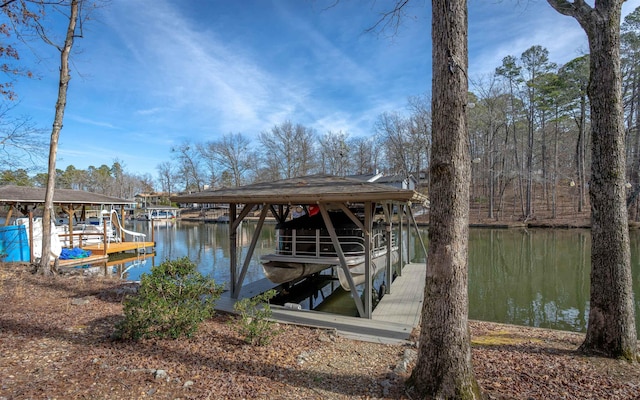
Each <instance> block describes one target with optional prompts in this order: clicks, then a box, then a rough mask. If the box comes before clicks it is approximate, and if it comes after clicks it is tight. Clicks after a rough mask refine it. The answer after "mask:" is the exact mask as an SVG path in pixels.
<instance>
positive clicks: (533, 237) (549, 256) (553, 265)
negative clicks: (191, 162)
mask: <svg viewBox="0 0 640 400" xmlns="http://www.w3.org/2000/svg"><path fill="white" fill-rule="evenodd" d="M132 227H133V229H135V230H137V231H142V232H146V233H148V234H149V237H150V235H151V227H150V224H149V223H147V222H138V221H136V222H135V225H134V226H132ZM255 228H256V224H255V223H244V224H242V227H241V229H240V232H239V235H238V244H239V246H241V247H242V260H244V257H245V255H246V253H247V248H248V246H249V243H250V241H251V237H252V235H253V233H254V231H255ZM153 233H154V236H155V240H156V243H157V246H156V256H155V257H153V258H152V259H151V260H150V261H148V262H147V263H146V264H145V265H144V267H142V268H131V269H130V270H129V271H128V279H131V280H137V279H139V278H140V275H141V274H142V273H144V272H148V271H149V270H150V268H151V266H152V265H156V264H158V263H160V262H162V261H163V260H165V259H175V258H178V257H184V256H187V257H189V258H190V259H191V260H193V261H194V262H195V263H196V264H197V265H198V266H199V268H200V270H201V272H203V273H205V274H207V275H209V276H212V277H213V278H214V279H215V280H216V281H217V282H228V281H229V226H228V225H226V224H200V223H190V222H182V221H177V222H171V223H162V222H161V223H157V224H155V225H154V228H153ZM422 233H423V239H424V240H426V238H427V236H426V231H425V230H423V231H422ZM412 234H413V232H412ZM630 238H631V260H632V266H633V276H634V293H635V294H636V299H635V302H636V315H638V316H639V318H637V322H640V278H639V277H638V275H639V272H640V266H639V263H640V232H638V231H631V232H630ZM274 248H275V231H274V225H272V224H271V225H270V224H266V225H265V227H264V229H263V231H262V233H261V237H260V240H259V242H258V244H257V246H256V249H255V253H254V255H253V257H252V259H251V263H250V266H249V269H248V271H247V276H246V279H245V283H248V282H253V281H256V280H259V279H262V278H264V274H263V272H262V268H261V266H260V262H259V258H260V255H262V254H268V253H271V252H272V251H273V249H274ZM411 248H412V261H417V260H420V259H424V254H423V251H422V249H421V246H420V244H419V241H417V240H412V241H411ZM590 257H591V235H590V232H589V231H588V230H579V229H570V230H552V229H540V230H531V229H529V230H524V229H522V230H520V229H518V230H504V229H499V230H493V229H472V230H471V231H470V235H469V303H470V304H469V317H470V318H472V319H478V320H485V321H494V322H504V323H511V324H516V325H526V326H536V327H545V328H554V329H562V330H569V331H578V332H584V331H585V330H586V325H587V321H588V313H589V270H590ZM238 265H239V267H240V266H241V264H238ZM323 298H324V294H323V295H322V296H319V299H320V300H322V299H323ZM313 307H314V306H311V308H313ZM638 329H639V331H640V323H639V324H638Z"/></svg>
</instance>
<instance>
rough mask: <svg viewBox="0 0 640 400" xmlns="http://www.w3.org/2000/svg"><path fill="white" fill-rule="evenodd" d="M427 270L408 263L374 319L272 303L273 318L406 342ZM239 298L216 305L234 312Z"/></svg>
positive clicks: (251, 287)
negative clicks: (292, 307)
mask: <svg viewBox="0 0 640 400" xmlns="http://www.w3.org/2000/svg"><path fill="white" fill-rule="evenodd" d="M425 274H426V266H425V264H407V265H406V266H405V267H404V268H403V270H402V275H401V276H399V277H397V278H396V279H395V281H394V282H393V284H392V286H391V293H389V294H387V295H385V296H384V297H383V298H382V300H381V301H380V303H379V304H378V306H377V307H376V309H375V310H374V311H373V318H372V319H366V318H359V317H348V316H344V315H337V314H330V313H324V312H318V311H312V310H295V309H290V308H286V307H282V306H277V305H271V310H272V318H273V319H274V320H276V321H279V322H282V323H291V324H297V325H304V326H309V327H313V328H320V329H335V330H336V331H337V332H338V334H339V335H340V336H343V337H347V338H350V339H356V340H364V341H369V342H376V343H401V342H405V341H407V340H408V339H409V337H410V335H411V332H412V330H413V329H414V328H415V327H417V326H418V324H419V322H420V315H421V312H422V301H423V292H424V281H425ZM263 281H266V282H263ZM269 284H270V282H269V281H267V280H266V279H264V280H260V281H257V282H254V283H251V284H248V285H245V286H244V287H243V288H242V291H241V295H240V298H244V297H251V296H255V295H256V294H259V293H262V292H263V291H264V290H267V289H269V288H270V287H269V286H270V285H269ZM271 286H272V287H273V286H274V285H273V284H271ZM235 302H236V300H234V299H232V298H231V297H230V296H229V293H228V292H225V293H224V294H223V295H222V297H221V298H220V299H218V301H217V303H216V309H217V310H218V311H223V312H230V313H233V312H234V310H233V305H234V303H235Z"/></svg>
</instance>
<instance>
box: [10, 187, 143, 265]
mask: <svg viewBox="0 0 640 400" xmlns="http://www.w3.org/2000/svg"><path fill="white" fill-rule="evenodd" d="M45 194H46V189H45V188H35V187H26V186H13V185H6V186H0V204H3V205H5V206H8V208H9V209H8V211H7V216H6V218H5V226H6V225H8V224H9V223H10V221H11V219H12V217H13V216H14V212H16V211H17V212H19V213H20V214H21V215H22V216H24V217H28V218H29V227H31V226H33V224H32V221H33V217H34V215H33V214H34V211H35V210H36V209H37V208H38V207H42V206H43V205H44V201H45ZM53 204H54V206H55V207H57V208H58V209H59V210H60V211H61V212H63V213H64V214H66V218H65V220H66V221H68V224H69V229H68V231H69V234H68V235H69V238H68V240H69V243H70V244H71V245H72V246H73V245H74V243H75V239H74V233H73V221H74V219H76V218H75V217H76V213H78V212H79V220H86V219H87V218H88V212H89V211H90V210H88V207H96V208H100V209H101V210H106V211H109V212H110V211H111V210H112V209H119V210H120V213H119V215H120V218H121V219H122V220H118V221H114V223H115V224H116V225H117V226H118V228H119V229H121V230H123V231H126V230H124V229H123V228H122V226H123V225H124V216H125V207H126V206H129V205H131V204H132V201H128V200H123V199H119V198H116V197H111V196H105V195H102V194H98V193H91V192H85V191H82V190H72V189H55V191H54V194H53ZM54 217H56V216H52V218H54ZM56 219H57V218H56ZM105 230H106V229H105ZM76 236H77V235H76ZM32 238H33V232H30V233H29V241H31V240H32ZM76 239H78V245H79V246H82V241H81V240H80V238H79V237H77V238H76ZM136 239H138V240H132V241H130V242H127V241H125V235H124V234H122V240H121V241H120V242H118V243H116V242H109V241H108V240H107V237H106V232H105V233H103V241H102V243H99V244H95V245H91V246H84V249H86V250H91V251H92V253H93V254H94V255H95V256H99V258H100V260H93V261H94V262H97V261H104V259H106V258H107V255H108V254H110V253H116V252H123V251H127V250H131V249H140V248H142V249H145V248H150V247H155V243H154V242H153V241H150V242H147V241H141V240H139V238H136ZM29 247H30V249H32V250H31V255H30V260H31V261H33V243H29ZM94 258H96V257H94Z"/></svg>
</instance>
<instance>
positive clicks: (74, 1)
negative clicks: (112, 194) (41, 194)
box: [37, 0, 80, 275]
mask: <svg viewBox="0 0 640 400" xmlns="http://www.w3.org/2000/svg"><path fill="white" fill-rule="evenodd" d="M79 1H80V0H71V5H70V9H71V14H70V16H69V25H68V27H67V35H66V38H65V41H64V47H62V49H61V51H60V85H59V87H58V101H57V102H56V113H55V117H54V119H53V129H52V130H51V142H50V144H49V168H48V174H49V175H48V179H47V192H46V195H45V199H44V211H43V215H42V257H41V258H40V263H39V264H38V266H37V272H38V273H41V274H45V275H50V274H51V273H52V270H51V266H50V264H51V262H50V254H51V215H53V214H54V211H55V210H54V209H53V207H54V206H53V192H54V189H55V185H56V157H57V154H58V138H59V137H60V131H61V130H62V120H63V118H64V109H65V107H66V105H67V88H68V86H69V80H70V79H71V76H70V75H69V53H71V47H72V46H73V38H74V35H75V29H76V22H77V20H78V7H79V6H78V2H79Z"/></svg>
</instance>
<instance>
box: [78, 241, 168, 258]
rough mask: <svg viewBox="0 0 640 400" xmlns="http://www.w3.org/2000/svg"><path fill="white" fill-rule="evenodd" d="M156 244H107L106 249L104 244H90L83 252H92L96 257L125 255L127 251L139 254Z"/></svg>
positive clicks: (83, 247)
mask: <svg viewBox="0 0 640 400" xmlns="http://www.w3.org/2000/svg"><path fill="white" fill-rule="evenodd" d="M155 245H156V244H155V243H154V242H114V243H107V245H106V247H105V245H104V244H103V243H98V244H90V245H84V246H82V249H83V250H89V251H91V254H94V255H109V254H112V253H123V252H126V251H131V250H136V251H137V252H138V253H144V252H146V251H147V249H148V248H153V247H155Z"/></svg>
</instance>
